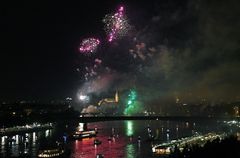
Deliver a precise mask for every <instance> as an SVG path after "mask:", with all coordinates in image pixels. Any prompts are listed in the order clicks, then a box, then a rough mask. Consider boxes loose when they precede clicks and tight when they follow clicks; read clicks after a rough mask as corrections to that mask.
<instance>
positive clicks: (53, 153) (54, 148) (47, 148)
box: [37, 142, 71, 158]
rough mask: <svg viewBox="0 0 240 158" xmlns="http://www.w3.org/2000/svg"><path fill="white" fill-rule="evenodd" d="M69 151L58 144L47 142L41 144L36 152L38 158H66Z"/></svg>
mask: <svg viewBox="0 0 240 158" xmlns="http://www.w3.org/2000/svg"><path fill="white" fill-rule="evenodd" d="M70 153H71V152H70V150H68V149H66V148H65V147H64V146H63V144H62V143H60V142H54V143H53V142H47V143H43V144H41V146H40V148H39V150H38V155H37V157H38V158H42V157H58V158H59V157H67V156H69V155H70Z"/></svg>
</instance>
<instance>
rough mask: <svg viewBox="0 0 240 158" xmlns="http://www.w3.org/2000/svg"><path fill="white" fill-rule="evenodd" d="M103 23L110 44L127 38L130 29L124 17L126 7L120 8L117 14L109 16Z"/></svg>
mask: <svg viewBox="0 0 240 158" xmlns="http://www.w3.org/2000/svg"><path fill="white" fill-rule="evenodd" d="M103 22H104V24H105V27H104V29H105V31H106V32H107V38H108V41H109V42H112V41H113V40H115V39H117V38H119V37H122V36H125V35H126V34H127V32H128V31H129V29H130V25H129V23H128V20H127V17H126V16H125V15H124V7H123V6H120V7H119V8H118V10H117V12H116V13H114V14H107V15H106V16H105V17H104V19H103Z"/></svg>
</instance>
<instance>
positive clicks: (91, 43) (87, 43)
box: [79, 38, 100, 53]
mask: <svg viewBox="0 0 240 158" xmlns="http://www.w3.org/2000/svg"><path fill="white" fill-rule="evenodd" d="M99 44H100V40H99V39H96V38H86V39H84V40H82V42H81V44H80V48H79V50H80V52H82V53H93V52H95V51H96V50H97V47H98V45H99Z"/></svg>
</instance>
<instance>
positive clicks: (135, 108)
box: [124, 90, 141, 115]
mask: <svg viewBox="0 0 240 158" xmlns="http://www.w3.org/2000/svg"><path fill="white" fill-rule="evenodd" d="M140 109H141V104H140V102H139V101H138V100H137V92H136V91H135V90H131V91H130V92H129V94H128V97H127V100H126V107H125V110H124V115H132V114H135V113H138V112H140Z"/></svg>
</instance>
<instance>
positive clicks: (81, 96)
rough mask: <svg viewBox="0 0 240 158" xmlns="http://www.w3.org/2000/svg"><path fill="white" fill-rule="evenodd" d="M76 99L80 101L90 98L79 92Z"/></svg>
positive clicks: (86, 100)
mask: <svg viewBox="0 0 240 158" xmlns="http://www.w3.org/2000/svg"><path fill="white" fill-rule="evenodd" d="M78 99H79V100H80V101H82V102H88V101H89V99H90V98H89V96H87V95H84V94H79V96H78Z"/></svg>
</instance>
